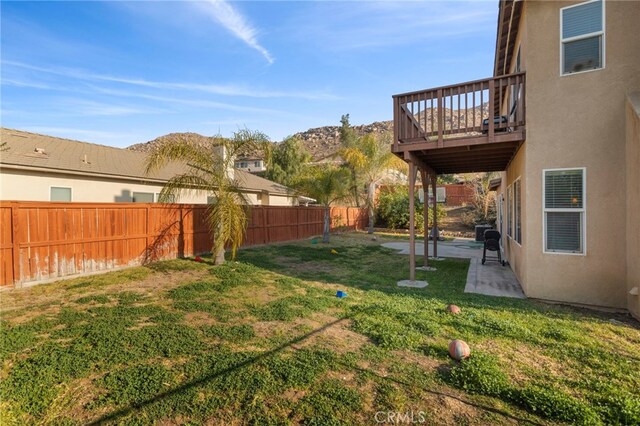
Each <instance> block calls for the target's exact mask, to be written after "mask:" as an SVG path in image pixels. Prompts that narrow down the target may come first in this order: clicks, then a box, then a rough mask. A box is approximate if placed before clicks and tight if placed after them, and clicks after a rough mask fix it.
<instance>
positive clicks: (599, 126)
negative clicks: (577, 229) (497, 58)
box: [522, 1, 640, 308]
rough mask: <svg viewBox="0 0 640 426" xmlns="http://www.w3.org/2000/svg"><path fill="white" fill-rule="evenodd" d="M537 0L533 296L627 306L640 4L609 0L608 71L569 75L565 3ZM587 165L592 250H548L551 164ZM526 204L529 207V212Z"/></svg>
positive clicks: (530, 222)
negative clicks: (629, 108) (545, 203)
mask: <svg viewBox="0 0 640 426" xmlns="http://www.w3.org/2000/svg"><path fill="white" fill-rule="evenodd" d="M575 3H579V2H547V1H528V2H526V3H525V15H524V16H523V18H524V19H523V21H522V25H523V26H524V28H525V30H524V31H523V32H522V34H524V35H525V36H524V37H523V38H522V44H523V57H524V55H525V54H526V67H525V69H526V72H527V99H526V102H527V141H526V143H525V147H526V165H525V168H526V172H527V182H526V186H525V187H524V193H525V194H526V196H525V198H526V203H527V209H526V212H527V214H526V219H525V218H524V217H523V220H524V221H525V222H524V229H525V233H524V246H523V247H524V249H525V250H526V255H525V257H526V259H527V263H526V265H527V269H526V272H525V276H524V281H525V283H526V292H527V295H528V296H530V297H535V298H541V299H550V300H557V301H567V302H572V303H584V304H590V305H600V306H607V307H615V308H623V307H626V306H627V298H626V278H627V277H626V245H625V243H624V242H625V241H626V237H627V229H626V220H627V217H626V212H625V211H626V210H625V209H626V193H625V191H624V190H620V189H619V188H621V186H622V187H624V182H625V108H624V105H625V96H626V94H627V93H629V92H630V91H632V90H634V89H635V90H637V88H639V87H640V72H639V70H640V55H638V52H640V37H637V35H636V34H637V23H638V22H640V2H614V1H607V2H606V3H605V4H606V6H605V7H606V12H605V13H606V15H605V16H606V24H605V25H606V36H605V45H606V48H605V52H606V54H605V55H606V59H605V63H606V68H604V69H601V70H596V71H590V72H584V73H580V74H572V75H568V76H561V75H560V31H559V26H560V8H561V7H564V6H567V5H569V4H575ZM578 167H585V168H586V188H587V191H586V221H587V222H586V225H587V226H586V227H587V232H586V254H585V255H584V256H576V255H562V254H545V253H543V214H542V171H543V169H546V168H578ZM523 211H525V210H523Z"/></svg>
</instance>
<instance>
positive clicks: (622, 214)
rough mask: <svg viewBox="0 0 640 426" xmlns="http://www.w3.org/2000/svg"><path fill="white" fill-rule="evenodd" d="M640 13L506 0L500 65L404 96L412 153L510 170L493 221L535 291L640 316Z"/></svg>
mask: <svg viewBox="0 0 640 426" xmlns="http://www.w3.org/2000/svg"><path fill="white" fill-rule="evenodd" d="M638 23H640V2H637V1H630V2H626V1H603V0H594V1H586V2H584V1H582V2H580V1H571V2H555V1H554V2H550V1H530V0H526V1H500V3H499V17H498V28H497V40H496V53H495V65H494V75H493V77H492V78H488V79H484V80H478V81H474V82H469V83H462V84H454V85H451V86H446V87H439V88H433V89H428V90H422V91H418V92H412V93H406V94H402V95H396V96H394V121H395V123H394V124H395V143H394V145H393V151H394V152H395V153H396V154H397V155H399V156H401V157H402V158H404V159H405V160H407V161H408V162H409V164H410V165H412V167H417V168H418V169H420V170H421V171H424V172H426V173H428V174H430V175H437V174H443V173H456V172H458V173H459V172H487V171H501V172H502V177H501V180H500V181H499V182H494V186H495V187H496V188H497V191H498V207H499V208H498V210H499V213H500V214H499V217H498V224H497V226H498V227H499V229H500V231H501V232H502V235H503V239H502V242H503V246H504V251H505V255H506V258H507V259H508V261H509V264H510V265H511V268H513V270H514V272H515V274H516V276H517V277H518V280H519V281H520V283H521V285H522V288H523V290H524V292H525V293H526V295H527V296H529V297H532V298H538V299H544V300H550V301H559V302H568V303H572V304H584V305H591V306H600V307H607V308H615V309H619V308H627V309H629V311H631V312H632V313H633V314H634V315H635V316H637V317H640V301H639V297H638V287H639V286H640V174H639V170H640V36H639V35H638ZM484 110H486V113H484V114H483V117H482V118H483V119H484V120H480V121H478V120H477V119H476V115H477V114H476V113H477V111H484ZM490 118H491V119H490Z"/></svg>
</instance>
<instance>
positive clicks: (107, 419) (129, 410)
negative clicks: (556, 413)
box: [88, 318, 541, 425]
mask: <svg viewBox="0 0 640 426" xmlns="http://www.w3.org/2000/svg"><path fill="white" fill-rule="evenodd" d="M346 320H347V318H340V319H337V320H334V321H331V322H329V323H327V324H324V325H323V326H321V327H318V328H316V329H314V330H312V331H310V332H308V333H305V334H303V335H301V336H299V337H296V338H294V339H291V340H289V341H287V342H285V343H283V344H281V345H279V346H277V347H275V348H273V349H271V350H269V351H266V352H263V353H261V354H259V355H256V356H253V357H251V358H248V359H246V360H244V361H242V362H239V363H237V364H235V365H232V366H230V367H228V368H225V369H223V370H221V371H218V372H215V373H213V374H209V375H207V376H205V377H202V378H198V379H196V380H192V381H189V382H186V383H183V384H181V385H180V386H177V387H174V388H173V389H170V390H168V391H165V392H162V393H159V394H157V395H155V396H153V397H151V398H148V399H146V400H143V401H140V402H136V403H132V404H130V405H128V406H125V407H122V408H120V409H117V410H115V411H113V412H110V413H107V414H104V415H102V416H101V417H99V418H98V419H96V420H94V421H92V422H89V423H88V425H103V424H109V423H111V422H114V421H117V420H118V419H121V418H123V417H125V416H128V415H130V414H133V413H135V412H137V411H140V410H142V409H144V408H145V407H147V406H149V405H151V404H154V403H156V402H158V401H161V400H163V399H168V398H171V397H174V396H177V395H180V394H182V393H186V392H188V391H190V390H192V389H194V388H200V387H203V386H205V385H207V384H208V383H209V382H212V381H214V380H215V379H216V378H219V377H222V376H225V375H230V374H233V373H234V372H235V371H237V370H240V369H242V368H244V367H247V366H250V365H252V364H255V363H257V362H259V361H260V360H263V359H265V358H268V357H270V356H273V355H276V354H277V353H280V352H282V351H284V350H286V349H293V350H298V348H296V347H295V346H294V345H296V344H298V343H300V342H302V341H304V340H306V339H308V338H310V337H312V336H314V335H317V334H320V333H322V332H323V331H325V330H326V329H328V328H330V327H333V326H335V325H337V324H339V323H341V322H344V321H346ZM332 362H333V363H334V364H338V365H340V366H342V367H346V368H348V369H355V370H357V371H359V372H361V373H365V374H367V375H369V376H371V377H375V378H376V379H377V380H380V381H390V382H394V383H396V384H398V385H401V386H403V387H408V388H415V387H418V388H420V390H422V391H424V392H426V393H429V394H432V395H436V396H440V397H448V398H452V399H455V400H457V401H459V402H461V403H463V404H466V405H469V406H473V407H475V408H478V409H481V410H484V411H487V412H491V413H494V414H498V415H501V416H504V417H506V418H509V419H512V420H515V421H517V422H524V423H529V424H534V425H541V423H537V422H535V421H532V420H529V419H525V418H520V417H517V416H514V415H513V414H511V413H508V412H506V411H504V410H501V409H498V408H494V407H490V406H487V405H484V404H481V403H477V402H473V401H469V400H467V399H465V398H461V397H459V396H457V395H453V394H450V393H447V392H441V391H438V390H434V389H428V388H425V387H423V386H416V385H415V384H411V383H407V382H404V381H402V380H399V379H396V378H393V377H388V376H382V375H380V374H378V373H376V372H373V371H370V370H367V369H365V368H360V367H354V366H353V365H352V364H350V363H348V362H344V361H341V360H340V358H335V359H333V360H332Z"/></svg>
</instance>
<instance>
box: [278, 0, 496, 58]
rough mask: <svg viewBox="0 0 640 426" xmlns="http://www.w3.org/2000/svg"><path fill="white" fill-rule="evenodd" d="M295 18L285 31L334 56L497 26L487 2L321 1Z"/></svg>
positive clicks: (425, 45) (432, 40) (427, 41)
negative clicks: (335, 52) (334, 52)
mask: <svg viewBox="0 0 640 426" xmlns="http://www.w3.org/2000/svg"><path fill="white" fill-rule="evenodd" d="M310 8H311V10H309V9H304V10H303V11H302V13H298V14H293V15H292V16H291V18H290V21H289V23H288V24H287V27H286V29H285V31H289V32H293V33H294V34H296V35H297V38H298V39H299V40H314V41H315V42H316V43H317V45H318V47H320V48H321V49H327V50H332V51H361V50H363V49H376V48H388V47H390V46H409V45H421V48H428V47H429V45H430V44H431V43H436V42H440V40H443V39H444V40H451V39H454V38H460V37H468V36H469V35H470V34H474V33H484V32H486V31H487V30H488V28H494V27H495V10H494V9H493V8H490V7H487V3H486V2H481V1H476V2H473V1H471V2H469V1H468V2H458V1H456V2H433V1H409V2H404V1H403V2H387V1H382V2H369V1H367V2H321V3H313V4H312V5H310Z"/></svg>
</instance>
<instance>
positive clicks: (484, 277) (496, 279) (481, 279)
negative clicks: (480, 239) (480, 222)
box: [382, 239, 526, 298]
mask: <svg viewBox="0 0 640 426" xmlns="http://www.w3.org/2000/svg"><path fill="white" fill-rule="evenodd" d="M382 246H383V247H387V248H390V249H394V250H398V251H399V254H409V243H408V242H393V243H384V244H382ZM429 253H433V242H429ZM491 254H492V255H493V253H491ZM422 256H424V243H423V242H422V241H417V242H416V261H417V262H420V261H421V259H420V257H422ZM438 256H439V257H454V258H462V259H470V264H469V272H468V273H467V282H466V284H465V287H464V291H465V293H477V294H485V295H488V296H501V297H515V298H525V297H526V296H525V294H524V292H523V291H522V287H520V283H518V279H517V278H516V276H515V274H514V273H513V271H512V270H511V268H510V267H508V266H502V265H500V264H499V263H498V262H486V263H485V264H484V265H483V264H482V243H477V242H475V241H473V240H467V239H455V240H453V241H438ZM416 269H418V270H420V267H418V268H416ZM405 281H409V280H405ZM398 285H400V283H398Z"/></svg>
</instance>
